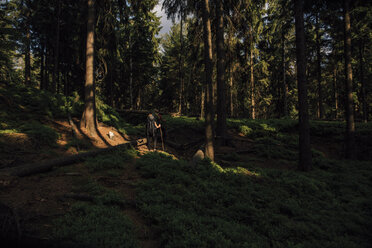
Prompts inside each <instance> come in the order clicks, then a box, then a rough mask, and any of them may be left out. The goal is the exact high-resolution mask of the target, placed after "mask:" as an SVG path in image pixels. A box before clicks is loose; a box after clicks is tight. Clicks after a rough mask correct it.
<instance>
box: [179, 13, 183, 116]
mask: <svg viewBox="0 0 372 248" xmlns="http://www.w3.org/2000/svg"><path fill="white" fill-rule="evenodd" d="M182 11H183V10H182V6H181V20H180V43H181V44H180V46H181V47H180V54H179V61H178V62H179V68H178V76H179V81H180V94H179V105H178V113H179V114H180V115H182V102H183V101H182V99H183V90H184V85H183V84H184V82H183V64H182V63H183V62H182V56H183V14H182Z"/></svg>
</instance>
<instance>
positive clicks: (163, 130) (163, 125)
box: [154, 109, 166, 142]
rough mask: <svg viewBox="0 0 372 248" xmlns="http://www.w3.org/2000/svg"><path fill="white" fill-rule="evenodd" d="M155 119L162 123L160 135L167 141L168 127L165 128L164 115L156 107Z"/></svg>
mask: <svg viewBox="0 0 372 248" xmlns="http://www.w3.org/2000/svg"><path fill="white" fill-rule="evenodd" d="M154 116H155V119H156V121H157V123H159V124H160V125H161V127H160V130H159V131H160V135H161V138H162V142H164V141H165V138H166V128H165V121H164V120H163V117H162V116H161V114H160V113H159V111H158V110H157V109H155V114H154Z"/></svg>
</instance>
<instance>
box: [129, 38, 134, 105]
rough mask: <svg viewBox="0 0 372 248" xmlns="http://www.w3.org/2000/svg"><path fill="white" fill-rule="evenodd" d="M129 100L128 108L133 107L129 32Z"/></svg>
mask: <svg viewBox="0 0 372 248" xmlns="http://www.w3.org/2000/svg"><path fill="white" fill-rule="evenodd" d="M129 101H130V109H133V59H132V44H131V35H130V34H129Z"/></svg>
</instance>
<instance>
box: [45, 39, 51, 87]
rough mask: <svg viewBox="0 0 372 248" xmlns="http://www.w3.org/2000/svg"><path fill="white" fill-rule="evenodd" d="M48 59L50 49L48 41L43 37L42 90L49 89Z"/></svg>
mask: <svg viewBox="0 0 372 248" xmlns="http://www.w3.org/2000/svg"><path fill="white" fill-rule="evenodd" d="M49 61H50V51H49V47H48V43H47V41H46V39H45V67H44V83H45V85H44V90H48V91H49V87H50V86H49V84H50V77H49V64H50V63H49Z"/></svg>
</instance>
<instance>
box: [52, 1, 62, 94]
mask: <svg viewBox="0 0 372 248" xmlns="http://www.w3.org/2000/svg"><path fill="white" fill-rule="evenodd" d="M60 5H61V4H60V0H58V1H57V23H56V39H55V43H54V44H55V47H54V67H53V74H52V81H53V82H52V92H53V93H54V92H56V89H57V92H58V88H59V86H58V85H59V75H58V74H59V71H58V64H59V60H58V57H59V35H60V32H59V27H60V25H59V19H60V15H61V6H60Z"/></svg>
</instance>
